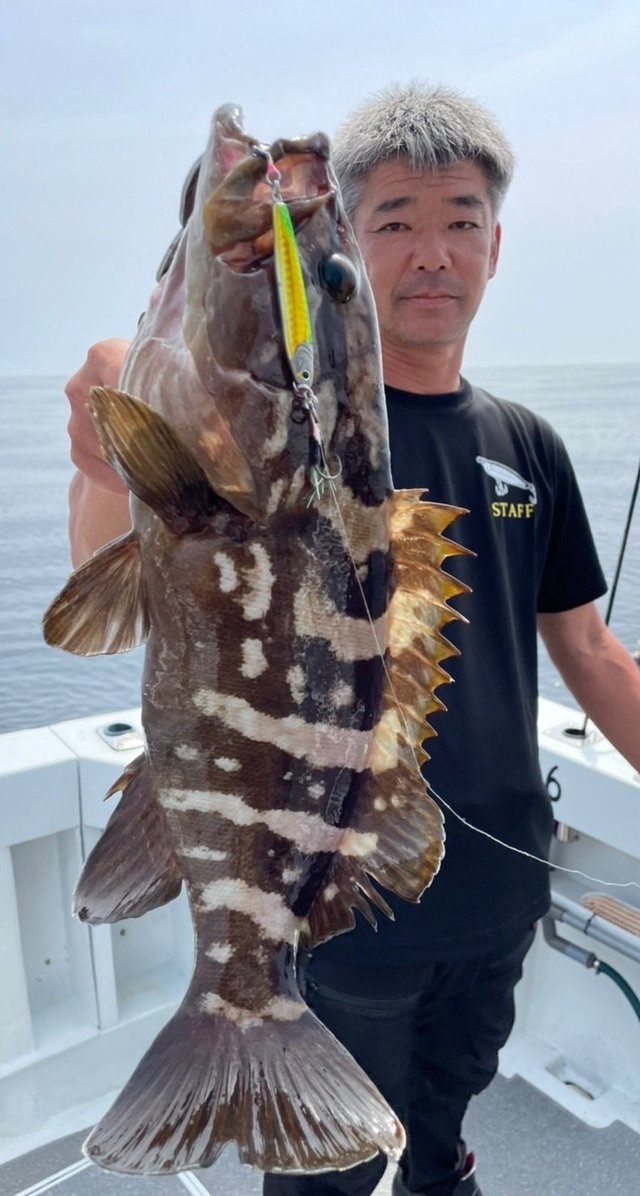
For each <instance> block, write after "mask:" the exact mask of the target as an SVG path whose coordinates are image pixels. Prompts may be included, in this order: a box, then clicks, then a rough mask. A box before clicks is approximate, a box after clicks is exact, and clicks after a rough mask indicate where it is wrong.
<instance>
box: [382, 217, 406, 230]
mask: <svg viewBox="0 0 640 1196" xmlns="http://www.w3.org/2000/svg"><path fill="white" fill-rule="evenodd" d="M403 228H407V225H406V224H403V223H402V221H401V220H389V222H388V223H387V224H381V225H380V228H379V229H378V230H377V231H378V232H379V233H397V232H400V230H401V229H403Z"/></svg>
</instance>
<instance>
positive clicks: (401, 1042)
mask: <svg viewBox="0 0 640 1196" xmlns="http://www.w3.org/2000/svg"><path fill="white" fill-rule="evenodd" d="M533 937H534V932H533V930H531V931H529V932H528V933H527V935H526V937H525V938H524V939H523V940H522V941H521V942H519V943H518V944H517V946H516V947H514V948H513V949H511V950H510V951H508V952H506V953H505V952H501V953H500V954H499V955H496V954H495V953H493V954H489V955H484V956H482V957H480V958H478V959H472V960H463V961H452V962H448V963H429V964H428V965H426V966H421V967H412V968H402V969H398V968H397V967H394V968H393V969H392V968H388V969H387V968H368V969H367V968H349V969H346V968H344V967H340V968H339V969H338V968H331V967H330V966H327V965H324V966H323V965H322V952H320V953H319V955H317V956H314V957H313V958H312V959H311V961H310V963H309V964H308V968H307V972H306V981H305V996H306V999H307V1002H308V1004H309V1005H310V1007H311V1008H312V1009H313V1011H314V1013H316V1014H317V1016H318V1017H319V1018H320V1020H321V1021H323V1022H324V1023H325V1024H326V1025H327V1026H328V1027H329V1029H330V1030H332V1031H333V1033H334V1034H335V1035H336V1037H337V1038H339V1039H340V1041H341V1042H343V1043H344V1045H345V1046H346V1047H347V1048H348V1049H349V1050H350V1051H351V1054H352V1055H353V1056H354V1057H355V1058H356V1059H357V1061H358V1063H359V1064H360V1065H361V1067H362V1068H363V1069H364V1070H365V1071H366V1072H367V1074H368V1075H369V1076H370V1077H371V1079H372V1080H373V1081H374V1083H375V1084H376V1085H377V1087H378V1088H379V1089H380V1091H381V1092H382V1093H383V1095H384V1096H385V1097H386V1099H387V1100H388V1101H389V1104H390V1105H391V1106H392V1107H393V1109H394V1110H395V1112H396V1113H397V1114H398V1116H399V1117H400V1119H401V1121H402V1122H403V1124H404V1126H405V1129H406V1131H407V1149H406V1151H405V1154H404V1155H403V1157H402V1159H401V1163H400V1166H401V1169H402V1173H403V1181H404V1184H405V1185H406V1187H408V1188H409V1189H410V1190H411V1191H413V1192H425V1193H429V1196H449V1193H450V1192H452V1190H453V1188H454V1187H455V1186H456V1183H457V1182H458V1180H459V1178H460V1174H461V1160H462V1156H463V1153H464V1152H463V1151H461V1127H462V1119H463V1117H464V1114H465V1111H466V1108H467V1105H468V1103H469V1100H470V1099H471V1097H472V1096H474V1095H476V1094H477V1093H479V1092H482V1091H483V1089H484V1088H486V1087H487V1085H488V1084H489V1083H490V1081H491V1080H492V1079H493V1077H494V1075H495V1073H496V1070H497V1067H498V1051H499V1050H500V1048H501V1047H502V1046H504V1043H505V1042H506V1040H507V1038H508V1037H509V1034H510V1032H511V1028H512V1026H513V1019H514V1000H513V991H514V988H515V986H516V984H517V982H518V980H519V979H520V976H521V975H522V964H523V961H524V957H525V955H526V953H527V951H528V950H529V947H530V946H531V943H532V942H533ZM462 1161H463V1160H462ZM386 1162H387V1160H386V1157H385V1156H383V1155H378V1156H377V1157H376V1158H375V1159H372V1160H370V1161H369V1162H367V1163H362V1164H360V1165H359V1166H357V1167H352V1168H351V1169H350V1170H348V1171H330V1172H326V1173H325V1174H322V1175H316V1176H314V1175H302V1176H297V1175H291V1176H286V1175H266V1176H265V1179H264V1193H265V1196H369V1193H371V1192H373V1190H374V1188H375V1187H376V1185H377V1184H378V1183H379V1181H380V1179H381V1178H382V1175H383V1174H384V1170H385V1167H386Z"/></svg>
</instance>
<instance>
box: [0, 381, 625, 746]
mask: <svg viewBox="0 0 640 1196" xmlns="http://www.w3.org/2000/svg"><path fill="white" fill-rule="evenodd" d="M466 373H467V376H468V377H469V378H470V379H471V380H472V381H474V382H476V383H478V384H479V385H482V386H485V387H486V388H487V389H489V390H491V391H492V392H493V393H494V394H498V395H501V396H503V397H505V398H511V399H514V400H516V401H517V402H521V403H524V404H525V405H527V406H529V407H531V408H532V409H533V410H535V411H538V412H540V414H542V415H544V416H545V417H546V418H547V419H548V420H549V421H550V422H551V423H552V424H553V425H554V426H555V428H556V429H557V430H558V431H559V432H560V434H561V435H562V436H563V438H564V440H565V443H566V444H567V446H568V448H569V451H570V453H571V457H572V460H573V463H574V466H575V469H576V472H577V474H578V478H579V480H580V484H581V487H582V491H583V495H584V498H585V503H586V506H587V510H588V512H589V516H590V519H591V523H592V527H593V530H594V535H595V539H596V544H597V546H598V550H599V553H600V558H601V561H602V565H603V568H604V571H605V574H606V576H607V579H608V580H611V579H612V577H613V574H614V570H615V566H616V561H617V558H618V554H619V550H620V545H621V541H622V535H623V530H624V523H625V520H626V515H627V511H628V507H629V501H630V497H631V492H632V488H633V484H634V481H635V477H636V472H637V468H638V459H639V457H640V420H639V419H638V415H639V412H640V365H610V366H593V365H589V366H587V365H584V366H553V367H551V366H549V367H497V366H496V367H492V368H488V367H483V368H482V369H480V368H478V369H472V368H469V369H468V370H467V371H466ZM0 419H1V427H2V440H1V442H0V732H2V731H10V730H16V729H19V728H21V727H34V726H40V725H46V724H49V723H55V722H59V721H61V720H63V719H68V718H79V717H82V716H84V715H88V714H96V713H99V712H104V713H106V712H108V711H111V710H116V709H118V708H123V707H127V706H132V705H136V704H137V702H138V700H139V683H140V668H141V660H142V650H141V649H137V650H136V651H134V652H130V653H127V654H125V655H123V656H118V657H99V658H95V659H90V660H89V659H82V658H76V657H72V656H70V655H68V654H67V653H64V652H60V651H59V650H56V649H52V648H48V647H47V645H46V644H45V643H44V641H43V640H42V636H41V631H40V620H41V617H42V613H43V611H44V610H45V608H46V606H47V605H48V603H49V602H50V601H51V599H52V598H53V597H54V595H55V594H56V593H57V592H58V590H59V589H60V587H61V586H62V585H63V584H64V581H65V580H66V578H67V576H68V573H69V570H70V562H69V554H68V546H67V488H68V485H69V479H70V477H71V465H70V462H69V458H68V444H67V435H66V420H67V405H66V400H65V398H64V394H63V379H61V378H3V379H0ZM639 594H640V509H637V510H636V515H635V517H634V520H633V522H632V525H631V530H630V534H629V540H628V545H627V552H626V557H625V563H624V567H623V571H622V575H621V579H620V582H619V586H618V591H617V596H616V601H615V605H614V608H613V613H612V618H611V626H612V629H613V631H614V632H615V634H616V635H617V636H618V638H619V639H621V640H622V642H623V643H624V644H625V645H626V646H627V647H628V648H629V650H631V651H633V650H634V649H635V648H636V646H637V645H638V643H639V642H640V602H639V598H638V596H639ZM605 606H606V600H603V602H602V607H603V611H604V609H605ZM540 692H541V693H542V694H544V695H545V696H547V697H556V698H557V699H558V700H561V701H569V700H570V697H569V695H568V694H567V692H566V690H565V689H564V687H563V686H562V685H561V683H560V682H559V679H558V678H557V676H556V674H555V671H554V669H553V667H552V665H551V664H550V662H549V661H548V659H547V658H546V656H545V654H544V653H541V658H540Z"/></svg>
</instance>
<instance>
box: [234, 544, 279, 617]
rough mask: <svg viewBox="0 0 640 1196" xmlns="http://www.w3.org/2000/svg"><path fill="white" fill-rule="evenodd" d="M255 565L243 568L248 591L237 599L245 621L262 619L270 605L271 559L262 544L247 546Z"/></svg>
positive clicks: (273, 579)
mask: <svg viewBox="0 0 640 1196" xmlns="http://www.w3.org/2000/svg"><path fill="white" fill-rule="evenodd" d="M249 551H250V552H251V554H252V556H253V559H254V561H255V565H254V566H253V567H252V568H250V569H247V568H245V569H243V570H242V576H243V580H244V581H245V582H246V584H247V589H248V593H246V594H245V595H244V596H241V597H239V598H238V599H237V601H238V602H239V603H240V605H241V607H242V613H243V615H244V617H245V619H247V621H249V622H252V621H253V620H255V619H264V617H265V615H266V614H267V613H268V611H269V608H270V606H271V594H272V591H273V583H274V581H275V577H274V573H273V570H272V568H271V559H270V557H269V554H268V552H267V550H266V548H265V547H264V545H262V544H251V545H250V546H249Z"/></svg>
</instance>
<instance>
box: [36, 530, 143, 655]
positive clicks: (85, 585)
mask: <svg viewBox="0 0 640 1196" xmlns="http://www.w3.org/2000/svg"><path fill="white" fill-rule="evenodd" d="M43 631H44V638H45V640H46V641H47V643H48V644H51V646H52V647H56V648H64V649H65V650H66V651H67V652H74V653H75V654H76V655H78V656H97V655H100V654H107V655H109V654H111V653H114V652H127V651H129V649H130V648H135V647H136V646H137V645H138V644H142V643H144V641H145V640H146V638H147V636H148V634H149V613H148V609H147V597H146V590H145V585H144V580H143V577H142V564H141V560H140V545H139V542H138V537H137V536H136V534H135V532H128V534H127V535H126V536H121V537H120V538H119V539H118V540H112V541H111V543H110V544H107V545H105V547H104V548H101V549H100V550H99V551H98V552H97V553H96V554H95V556H93V557H91V559H90V560H89V561H87V562H86V564H84V565H82V566H81V567H80V569H76V572H75V573H72V575H71V577H70V578H69V580H68V582H67V584H66V586H65V587H64V589H63V590H62V591H61V592H60V593H59V594H58V597H57V598H55V599H54V601H53V602H52V603H51V606H50V607H49V609H48V611H47V612H46V614H45V616H44V620H43Z"/></svg>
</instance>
